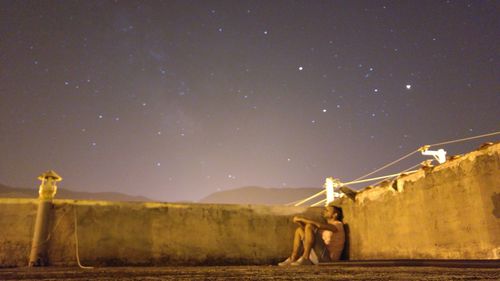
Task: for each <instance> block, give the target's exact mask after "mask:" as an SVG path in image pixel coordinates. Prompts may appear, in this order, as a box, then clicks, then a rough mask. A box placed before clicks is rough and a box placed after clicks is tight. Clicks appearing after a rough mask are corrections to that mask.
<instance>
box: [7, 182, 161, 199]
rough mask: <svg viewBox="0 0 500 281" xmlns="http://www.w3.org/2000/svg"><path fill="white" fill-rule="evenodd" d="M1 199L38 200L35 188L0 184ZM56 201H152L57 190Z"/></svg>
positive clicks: (125, 195) (118, 194) (116, 193)
mask: <svg viewBox="0 0 500 281" xmlns="http://www.w3.org/2000/svg"><path fill="white" fill-rule="evenodd" d="M0 197H1V198H38V187H37V188H23V187H10V186H7V185H4V184H0ZM56 199H75V200H105V201H152V200H151V199H149V198H147V197H143V196H132V195H127V194H123V193H118V192H81V191H73V190H70V189H65V188H58V189H57V194H56Z"/></svg>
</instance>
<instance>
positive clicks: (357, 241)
mask: <svg viewBox="0 0 500 281" xmlns="http://www.w3.org/2000/svg"><path fill="white" fill-rule="evenodd" d="M339 204H340V205H342V207H343V210H344V215H345V219H344V221H345V222H346V223H347V224H348V225H349V229H350V245H349V258H350V259H360V260H363V259H498V258H500V257H499V254H500V144H496V145H493V146H489V147H487V148H484V149H481V150H478V151H473V152H471V153H469V154H466V155H464V156H462V157H460V158H457V159H455V160H452V161H449V162H446V163H444V164H442V165H439V166H436V167H434V168H433V169H432V170H427V171H425V170H419V171H418V172H417V173H415V174H410V175H408V176H403V177H401V178H399V179H397V181H396V182H391V183H388V184H386V185H384V186H379V187H375V188H373V189H367V190H365V191H363V192H361V193H359V194H358V195H357V196H356V199H355V201H352V200H350V199H347V198H342V200H341V202H339Z"/></svg>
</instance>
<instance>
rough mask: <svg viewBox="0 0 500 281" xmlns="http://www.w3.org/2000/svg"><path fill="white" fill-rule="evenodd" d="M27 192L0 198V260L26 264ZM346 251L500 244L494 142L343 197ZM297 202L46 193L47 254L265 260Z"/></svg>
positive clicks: (428, 253)
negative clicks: (49, 201) (127, 199)
mask: <svg viewBox="0 0 500 281" xmlns="http://www.w3.org/2000/svg"><path fill="white" fill-rule="evenodd" d="M37 203H38V201H37V200H36V199H0V267H6V266H25V265H26V264H27V262H28V256H29V252H30V247H31V239H32V236H33V227H34V224H35V216H36V210H37ZM337 203H338V204H339V205H341V206H342V207H343V209H344V216H345V218H344V221H345V223H347V225H348V227H349V235H348V237H349V248H348V249H349V251H348V256H349V258H350V259H354V260H366V259H491V258H495V259H498V258H499V254H500V144H496V145H494V146H490V147H488V148H485V149H482V150H478V151H474V152H471V153H469V154H467V155H465V156H463V157H460V158H458V159H455V160H452V161H449V162H447V163H445V164H443V165H439V166H436V167H434V168H433V169H432V170H426V171H424V170H420V171H419V172H417V173H415V174H411V175H408V176H404V177H401V178H399V179H397V181H395V182H392V183H388V184H386V185H383V186H379V187H375V188H372V189H368V190H365V191H363V192H360V193H359V194H358V195H357V197H356V199H355V201H352V200H350V199H348V198H343V199H341V200H340V201H339V202H337ZM319 210H320V209H318V208H314V209H306V208H302V207H285V206H283V207H281V206H255V205H211V204H168V203H117V202H104V201H74V200H55V201H54V208H53V215H52V225H51V237H50V239H49V240H48V241H47V244H48V247H49V262H50V263H51V264H54V265H58V264H60V265H74V264H75V262H76V259H75V238H74V218H75V211H76V218H77V222H78V232H77V233H78V241H79V244H80V245H79V251H80V258H81V261H82V263H83V264H87V265H125V264H127V265H155V264H158V265H159V264H162V265H165V264H270V263H275V262H277V261H278V260H279V259H282V258H284V257H286V256H287V255H288V254H289V252H290V250H291V240H292V235H293V229H294V228H295V227H296V225H295V224H293V223H292V217H293V215H297V214H302V215H305V216H309V217H317V215H318V211H319Z"/></svg>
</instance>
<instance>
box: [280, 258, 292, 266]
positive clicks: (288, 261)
mask: <svg viewBox="0 0 500 281" xmlns="http://www.w3.org/2000/svg"><path fill="white" fill-rule="evenodd" d="M292 262H293V261H292V258H287V259H286V260H284V261H282V262H280V263H278V265H279V266H288V265H290V264H292Z"/></svg>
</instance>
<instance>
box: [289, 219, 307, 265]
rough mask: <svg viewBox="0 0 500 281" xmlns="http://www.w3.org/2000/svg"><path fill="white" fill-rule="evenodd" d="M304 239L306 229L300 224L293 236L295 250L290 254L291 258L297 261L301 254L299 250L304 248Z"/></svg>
mask: <svg viewBox="0 0 500 281" xmlns="http://www.w3.org/2000/svg"><path fill="white" fill-rule="evenodd" d="M303 240H304V229H303V228H302V227H301V226H300V227H297V229H296V230H295V236H294V237H293V251H292V255H291V256H290V259H291V260H292V261H296V260H297V259H298V258H299V256H300V253H299V251H300V250H301V248H302V241H303Z"/></svg>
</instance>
